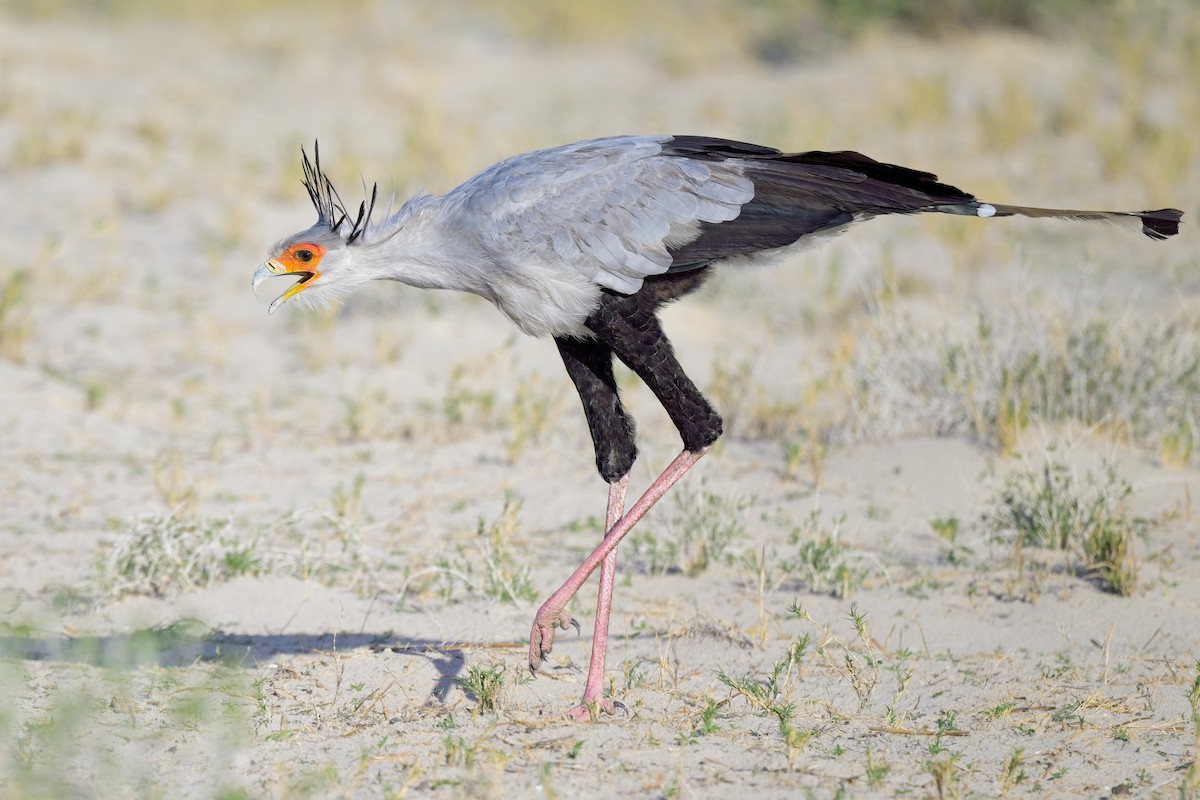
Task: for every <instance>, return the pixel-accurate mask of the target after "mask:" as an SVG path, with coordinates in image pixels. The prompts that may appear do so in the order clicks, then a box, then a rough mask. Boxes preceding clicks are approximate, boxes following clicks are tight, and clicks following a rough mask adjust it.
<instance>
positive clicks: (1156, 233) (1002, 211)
mask: <svg viewBox="0 0 1200 800" xmlns="http://www.w3.org/2000/svg"><path fill="white" fill-rule="evenodd" d="M986 208H992V209H995V212H994V213H993V214H988V213H986V212H985V209H986ZM976 214H977V215H978V216H981V217H982V216H996V217H1012V216H1019V217H1048V218H1052V219H1073V220H1082V221H1084V222H1111V223H1115V224H1118V225H1122V226H1125V227H1130V228H1132V229H1133V230H1140V231H1141V232H1142V233H1144V234H1146V235H1147V236H1149V237H1150V238H1151V239H1155V240H1162V239H1167V238H1169V237H1171V236H1174V235H1176V234H1177V233H1179V220H1180V219H1181V218H1182V217H1183V212H1182V211H1180V210H1179V209H1177V208H1160V209H1158V210H1157V211H1078V210H1074V209H1066V208H1033V207H1032V206H1005V205H999V204H996V203H980V204H979V208H978V209H977V210H976Z"/></svg>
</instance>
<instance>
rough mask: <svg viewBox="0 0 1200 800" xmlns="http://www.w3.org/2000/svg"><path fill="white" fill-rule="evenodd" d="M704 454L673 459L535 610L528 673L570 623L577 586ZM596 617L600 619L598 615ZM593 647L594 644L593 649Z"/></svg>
mask: <svg viewBox="0 0 1200 800" xmlns="http://www.w3.org/2000/svg"><path fill="white" fill-rule="evenodd" d="M706 452H708V448H707V447H705V448H703V449H700V450H695V451H691V450H684V451H683V452H682V453H680V454H679V455H678V456H676V457H675V460H674V461H672V462H671V465H670V466H669V467H667V468H666V469H665V470H663V473H662V474H661V475H659V476H658V478H656V479H655V481H654V483H652V484H650V488H649V489H647V490H646V493H645V494H643V495H642V496H641V497H640V498H638V501H637V502H636V503H634V504H633V508H631V509H629V512H628V513H627V514H625V515H623V516H622V517H621V519H620V520H618V521H617V524H615V525H614V526H613V527H612V528H610V529H609V531H608V533H606V534H605V535H604V541H602V542H601V543H600V546H599V547H597V548H596V549H595V550H593V551H592V553H591V555H589V556H588V557H587V558H586V559H585V560H584V562H583V563H582V564H580V565H579V568H578V569H576V570H575V571H574V572H573V573H571V577H570V578H567V582H566V583H564V584H563V585H562V586H561V587H559V589H558V591H556V592H555V593H554V594H552V595H550V599H548V600H547V601H546V602H545V603H543V604H542V607H541V608H539V609H538V612H537V615H536V616H535V617H534V618H533V631H532V632H531V633H530V635H529V669H530V670H532V671H536V670H537V668H538V667H540V666H541V665H542V662H543V661H544V660H545V659H546V656H547V655H549V654H550V652H551V650H552V649H553V648H554V628H555V627H559V628H565V627H567V625H569V624H570V616H569V615H568V614H566V612H565V609H566V607H567V603H568V602H569V601H570V600H571V598H572V597H574V596H575V593H576V592H578V591H579V587H580V586H582V585H583V582H584V581H586V580H587V579H588V578H589V577H590V576H591V574H592V573H593V572H595V571H596V567H598V566H600V565H601V564H602V563H603V562H604V560H605V559H606V558H608V555H609V554H610V553H612V552H614V551H615V550H616V549H617V545H619V544H620V543H621V540H622V539H623V538H625V535H626V534H627V533H629V531H631V530H633V526H634V525H636V524H637V523H638V521H639V520H641V518H642V517H644V516H645V515H646V512H647V511H649V510H650V508H651V507H652V506H653V505H654V504H655V503H657V502H658V501H659V500H660V499H662V496H663V495H665V494H666V493H667V491H668V490H669V489H670V488H671V487H672V486H674V485H675V483H676V482H677V481H678V480H679V479H680V478H682V477H683V476H684V475H685V474H686V473H687V471H688V470H689V469H691V468H692V465H693V464H695V463H696V462H697V461H699V460H700V457H701V456H703V455H704V454H705V453H706ZM603 592H604V590H603V588H602V589H601V593H602V595H603ZM609 592H610V593H611V587H609ZM605 612H606V614H607V609H605ZM597 616H598V617H599V614H598V615H597ZM607 635H608V632H607V622H606V624H605V636H604V639H605V640H607ZM606 644H607V641H605V642H604V644H601V645H600V647H601V648H603V647H604V646H605V645H606ZM596 646H597V645H596V643H595V642H593V648H595V647H596ZM593 666H594V665H593ZM601 672H603V669H601ZM588 673H589V674H588V680H589V684H590V682H591V678H592V668H589V670H588ZM599 680H601V681H602V680H603V675H600V676H599Z"/></svg>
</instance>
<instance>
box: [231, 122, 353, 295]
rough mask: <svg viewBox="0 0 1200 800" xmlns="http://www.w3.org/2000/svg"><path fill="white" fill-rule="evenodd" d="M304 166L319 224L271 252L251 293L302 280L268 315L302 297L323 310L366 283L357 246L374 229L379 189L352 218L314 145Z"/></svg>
mask: <svg viewBox="0 0 1200 800" xmlns="http://www.w3.org/2000/svg"><path fill="white" fill-rule="evenodd" d="M301 155H302V156H303V162H304V188H305V189H307V190H308V196H309V198H310V199H311V200H312V203H313V206H314V207H316V209H317V222H316V224H315V225H313V226H312V227H311V228H309V229H308V230H305V231H301V232H300V233H297V234H295V235H293V236H289V237H288V238H286V239H284V240H282V241H281V242H279V243H278V244H276V245H275V247H273V248H272V250H271V256H270V258H268V259H267V261H266V262H265V263H264V264H263V265H262V266H261V267H259V268H258V269H257V270H255V272H254V279H253V282H252V288H253V289H255V290H257V289H258V285H259V284H260V283H262V282H263V281H265V280H266V279H267V278H272V277H276V276H279V275H290V276H292V277H294V278H299V280H298V281H296V282H295V283H293V284H292V285H291V286H290V287H288V289H287V291H285V292H284V293H283V294H281V295H280V296H279V297H277V298H275V300H273V301H272V302H271V305H270V306H269V307H268V308H267V313H274V311H275V309H277V308H279V307H280V306H281V305H283V304H284V303H286V302H287V301H288V300H291V299H292V298H293V297H296V296H298V295H300V294H301V293H303V299H304V300H306V301H308V302H309V303H310V304H312V305H323V304H326V303H328V302H329V300H331V299H332V298H333V297H335V296H336V295H337V294H339V293H341V292H344V291H346V290H347V289H350V288H352V287H354V286H356V285H358V284H360V283H362V282H364V281H365V280H367V279H368V278H367V276H365V275H360V274H359V272H360V271H359V270H356V269H355V259H354V256H355V252H354V251H355V245H359V244H361V243H362V242H363V234H364V233H366V232H367V228H368V226H370V224H371V212H372V211H373V210H374V208H375V196H376V192H377V187H376V188H372V190H371V197H370V199H369V202H368V201H367V200H364V201H363V202H362V203H361V204H359V207H358V213H357V214H356V215H355V216H354V217H351V216H350V214H349V212H347V211H346V207H345V206H344V205H343V204H342V199H341V197H339V196H338V193H337V190H336V189H334V188H333V184H332V183H330V182H329V178H328V177H326V176H325V173H323V172H321V156H320V152H319V151H318V149H317V147H316V145H315V144H314V145H313V160H312V161H309V159H308V154H307V153H304V152H303V151H301Z"/></svg>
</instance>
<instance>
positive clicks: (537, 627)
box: [529, 606, 580, 676]
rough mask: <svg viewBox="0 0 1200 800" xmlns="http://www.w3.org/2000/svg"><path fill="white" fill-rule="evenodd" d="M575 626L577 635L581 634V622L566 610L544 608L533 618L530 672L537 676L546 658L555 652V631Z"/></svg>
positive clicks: (530, 638) (530, 636)
mask: <svg viewBox="0 0 1200 800" xmlns="http://www.w3.org/2000/svg"><path fill="white" fill-rule="evenodd" d="M572 625H573V626H575V633H576V635H578V634H579V633H580V628H579V622H578V621H576V620H575V618H574V617H572V616H571V615H570V614H568V613H567V612H566V611H565V610H562V609H560V610H558V611H553V610H551V609H547V608H546V607H545V606H542V607H541V608H540V609H538V613H537V615H536V616H534V618H533V630H532V631H530V633H529V672H530V674H532V675H535V676H536V675H537V670H538V667H540V666H541V665H542V662H543V661H545V660H546V656H548V655H550V653H551V652H552V651H553V650H554V629H555V628H558V629H559V630H564V631H565V630H566V629H567V628H569V627H571V626H572Z"/></svg>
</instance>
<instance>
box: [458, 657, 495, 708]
mask: <svg viewBox="0 0 1200 800" xmlns="http://www.w3.org/2000/svg"><path fill="white" fill-rule="evenodd" d="M454 680H455V682H456V683H458V685H459V686H461V687H462V688H463V690H464V691H465V692H466V693H467V694H469V695H470V696H471V697H472V698H473V699H474V700H475V702H476V703H478V704H479V710H480V711H496V710H497V709H499V708H500V706H501V705H502V698H501V692H502V690H503V689H504V665H503V664H501V663H498V662H492V663H490V664H488V665H487V666H486V667H480V666H476V665H474V664H472V665H471V666H469V667H467V674H466V675H463V676H461V677H456V678H455V679H454Z"/></svg>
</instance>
